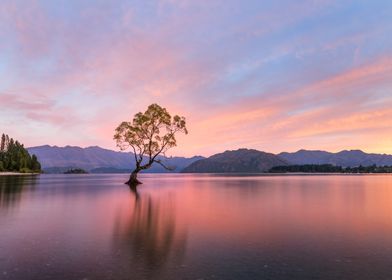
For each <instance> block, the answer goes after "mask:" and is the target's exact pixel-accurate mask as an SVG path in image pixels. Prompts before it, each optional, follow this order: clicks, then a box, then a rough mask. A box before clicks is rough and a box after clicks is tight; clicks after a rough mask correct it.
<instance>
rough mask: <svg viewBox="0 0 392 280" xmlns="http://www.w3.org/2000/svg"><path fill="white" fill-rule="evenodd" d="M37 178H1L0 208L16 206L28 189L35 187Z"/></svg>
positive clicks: (25, 176)
mask: <svg viewBox="0 0 392 280" xmlns="http://www.w3.org/2000/svg"><path fill="white" fill-rule="evenodd" d="M36 180H37V178H36V176H27V175H24V176H0V208H10V207H13V206H15V205H16V204H17V203H18V202H19V201H20V200H21V196H22V193H23V192H24V191H25V190H26V188H27V187H30V186H34V185H35V183H36Z"/></svg>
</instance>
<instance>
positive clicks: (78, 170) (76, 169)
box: [64, 168, 88, 174]
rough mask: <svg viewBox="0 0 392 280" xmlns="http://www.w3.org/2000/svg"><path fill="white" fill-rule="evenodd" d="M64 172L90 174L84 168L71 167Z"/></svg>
mask: <svg viewBox="0 0 392 280" xmlns="http://www.w3.org/2000/svg"><path fill="white" fill-rule="evenodd" d="M64 174H88V172H87V171H86V170H84V169H82V168H71V169H68V170H67V171H65V172H64Z"/></svg>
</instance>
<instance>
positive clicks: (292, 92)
mask: <svg viewBox="0 0 392 280" xmlns="http://www.w3.org/2000/svg"><path fill="white" fill-rule="evenodd" d="M390 11H392V4H391V3H390V2H389V1H374V2H373V1H372V2H368V3H367V4H363V3H358V2H357V1H303V2H301V3H300V4H299V3H293V2H292V1H264V2H263V1H262V2H260V1H245V2H244V1H234V0H229V1H208V2H205V1H203V2H198V1H168V0H158V1H151V3H150V2H149V3H146V2H144V1H139V2H136V3H133V4H129V3H128V2H126V1H102V2H101V1H94V4H93V3H88V1H87V2H86V3H78V1H64V3H62V4H61V5H58V4H56V3H54V2H53V1H30V2H28V3H26V2H24V1H7V0H6V1H5V2H4V3H3V4H2V5H1V6H0V23H1V24H0V42H1V44H0V75H1V82H0V105H1V110H0V132H5V133H7V134H9V135H11V136H13V137H14V138H16V139H19V140H20V141H21V142H23V143H25V145H26V146H36V145H44V144H49V145H58V146H64V145H75V146H82V147H86V146H95V145H99V146H102V147H105V148H109V149H116V146H115V142H114V141H113V140H112V137H113V132H114V129H115V127H116V126H117V125H118V124H119V123H120V122H121V121H124V120H130V119H131V118H132V116H133V115H134V114H135V113H137V112H139V111H143V110H145V109H146V107H147V106H148V105H149V104H151V103H158V104H160V105H161V106H164V107H167V109H168V110H169V111H170V112H172V113H173V114H180V115H184V116H185V117H186V118H187V123H188V128H189V132H190V133H189V135H187V136H180V137H179V141H178V147H177V148H175V149H173V150H172V151H171V152H170V153H169V155H183V156H191V155H196V154H197V155H204V156H208V155H211V154H213V153H216V152H221V151H224V150H227V149H237V148H242V147H246V148H255V149H259V150H264V151H269V152H275V153H278V152H281V151H296V150H298V149H322V150H328V151H339V150H343V149H362V150H364V151H366V152H378V153H391V154H392V109H391V108H392V39H391V36H389V35H390V33H391V31H392V30H391V26H392V20H391V18H392V15H391V12H390ZM359 19H360V20H359Z"/></svg>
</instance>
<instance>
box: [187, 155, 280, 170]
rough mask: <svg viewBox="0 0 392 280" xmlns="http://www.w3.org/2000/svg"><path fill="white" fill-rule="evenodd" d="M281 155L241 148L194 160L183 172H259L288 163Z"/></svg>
mask: <svg viewBox="0 0 392 280" xmlns="http://www.w3.org/2000/svg"><path fill="white" fill-rule="evenodd" d="M287 164H288V162H287V161H286V160H284V159H281V158H280V157H278V156H276V155H274V154H270V153H265V152H261V151H257V150H249V149H239V150H236V151H226V152H224V153H220V154H216V155H213V156H211V157H209V158H206V159H201V160H198V161H195V162H193V163H192V164H190V165H189V166H188V167H186V168H184V169H183V170H182V172H183V173H231V172H232V173H259V172H266V171H268V170H269V169H271V168H272V167H274V166H282V165H287Z"/></svg>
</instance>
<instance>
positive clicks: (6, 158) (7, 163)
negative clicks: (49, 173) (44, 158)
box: [0, 133, 41, 173]
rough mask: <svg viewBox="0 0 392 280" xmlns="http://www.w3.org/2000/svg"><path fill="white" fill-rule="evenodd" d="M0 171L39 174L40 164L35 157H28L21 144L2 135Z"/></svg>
mask: <svg viewBox="0 0 392 280" xmlns="http://www.w3.org/2000/svg"><path fill="white" fill-rule="evenodd" d="M0 171H13V172H22V173H30V172H41V164H40V163H39V162H38V159H37V157H36V156H35V155H33V156H30V154H29V153H28V151H27V150H26V149H25V148H24V146H23V145H22V144H20V143H19V142H18V141H15V140H14V139H13V138H9V136H8V135H5V134H4V133H3V135H2V136H1V142H0Z"/></svg>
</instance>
